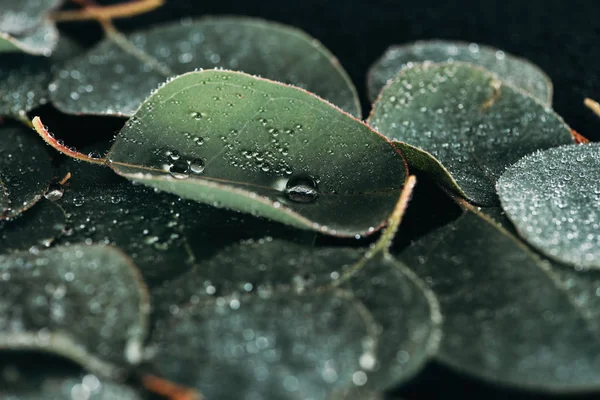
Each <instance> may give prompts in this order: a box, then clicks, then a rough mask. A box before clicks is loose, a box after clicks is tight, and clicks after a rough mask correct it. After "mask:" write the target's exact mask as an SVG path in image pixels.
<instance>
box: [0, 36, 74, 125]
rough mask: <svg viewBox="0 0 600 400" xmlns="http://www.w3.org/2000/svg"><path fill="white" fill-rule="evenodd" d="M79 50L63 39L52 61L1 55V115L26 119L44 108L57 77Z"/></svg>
mask: <svg viewBox="0 0 600 400" xmlns="http://www.w3.org/2000/svg"><path fill="white" fill-rule="evenodd" d="M79 50H80V48H79V46H77V45H76V44H75V43H74V42H73V41H71V40H69V39H66V38H65V37H62V38H61V40H60V46H59V47H58V49H57V50H56V51H55V52H54V53H52V55H51V56H50V57H35V56H32V55H29V54H19V53H15V54H0V115H8V116H24V115H25V113H27V112H29V111H31V110H32V109H34V108H36V107H38V106H39V105H41V104H44V103H45V102H46V101H47V99H48V95H49V93H48V85H49V84H50V81H51V79H52V77H53V75H54V73H55V72H56V71H57V70H58V67H59V66H60V65H62V63H64V62H65V61H66V60H67V59H68V58H69V57H72V56H73V55H74V54H75V53H77V52H78V51H79Z"/></svg>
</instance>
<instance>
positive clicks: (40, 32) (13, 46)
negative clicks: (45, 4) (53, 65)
mask: <svg viewBox="0 0 600 400" xmlns="http://www.w3.org/2000/svg"><path fill="white" fill-rule="evenodd" d="M58 37H59V36H58V30H57V29H56V26H54V23H53V22H50V21H47V20H45V21H42V23H40V24H39V25H37V26H36V27H35V28H34V29H33V30H32V31H30V32H27V33H25V34H22V35H10V34H8V33H5V32H1V31H0V54H2V53H14V52H18V53H27V54H31V55H36V56H41V55H43V56H49V55H50V54H52V52H53V51H54V49H55V48H56V45H57V44H58Z"/></svg>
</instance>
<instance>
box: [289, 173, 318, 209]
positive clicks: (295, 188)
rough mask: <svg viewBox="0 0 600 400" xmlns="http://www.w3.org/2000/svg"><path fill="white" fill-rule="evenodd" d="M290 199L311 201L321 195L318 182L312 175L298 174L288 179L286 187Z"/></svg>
mask: <svg viewBox="0 0 600 400" xmlns="http://www.w3.org/2000/svg"><path fill="white" fill-rule="evenodd" d="M285 194H286V196H287V198H288V199H290V200H292V201H295V202H297V203H310V202H313V201H315V200H316V198H317V197H318V196H319V192H318V189H317V183H316V182H315V180H314V179H313V178H311V177H310V176H297V177H292V178H290V180H288V182H287V184H286V187H285Z"/></svg>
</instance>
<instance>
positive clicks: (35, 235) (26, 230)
mask: <svg viewBox="0 0 600 400" xmlns="http://www.w3.org/2000/svg"><path fill="white" fill-rule="evenodd" d="M65 221H66V215H65V211H64V210H63V209H62V208H61V207H60V206H59V205H57V204H56V203H54V202H52V201H50V200H46V199H42V200H41V201H39V202H38V203H37V204H36V205H35V206H33V207H32V208H31V210H29V211H28V212H26V213H24V214H22V215H20V216H19V217H17V218H15V219H14V220H10V221H0V253H9V252H14V251H25V250H29V251H39V250H40V249H43V248H45V247H49V246H50V245H51V244H52V243H53V242H54V241H55V240H56V238H57V237H58V236H60V235H61V234H62V233H63V231H64V229H65Z"/></svg>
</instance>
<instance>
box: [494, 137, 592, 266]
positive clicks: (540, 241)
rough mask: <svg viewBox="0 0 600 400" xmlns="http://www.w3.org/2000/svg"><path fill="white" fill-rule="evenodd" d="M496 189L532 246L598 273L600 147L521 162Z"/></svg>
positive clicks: (584, 147)
mask: <svg viewBox="0 0 600 400" xmlns="http://www.w3.org/2000/svg"><path fill="white" fill-rule="evenodd" d="M497 189H498V195H499V196H500V200H501V201H502V208H504V210H505V211H506V214H507V215H508V217H509V218H510V220H511V221H512V222H513V224H514V225H515V227H516V228H517V230H518V232H519V234H520V235H521V236H522V237H523V238H524V239H525V240H526V241H527V242H529V243H530V244H531V245H532V246H533V247H535V248H536V249H538V250H539V251H541V252H542V253H544V254H545V255H547V256H548V257H550V258H552V259H554V260H556V261H558V262H562V263H566V264H571V265H574V266H576V267H577V268H580V269H581V268H600V235H599V234H598V233H599V232H600V144H598V143H589V144H581V145H571V146H562V147H558V148H555V149H549V150H545V151H539V152H536V153H534V154H531V155H529V156H526V157H523V159H521V160H520V161H519V162H517V163H515V164H514V165H512V166H511V167H509V168H508V169H507V170H506V172H505V173H504V174H503V175H502V177H501V178H500V180H499V181H498V184H497Z"/></svg>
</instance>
